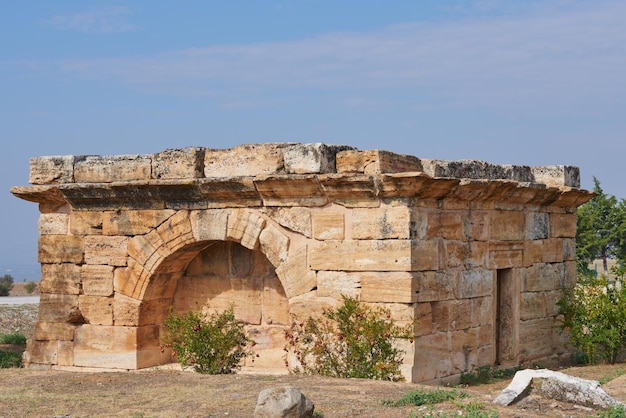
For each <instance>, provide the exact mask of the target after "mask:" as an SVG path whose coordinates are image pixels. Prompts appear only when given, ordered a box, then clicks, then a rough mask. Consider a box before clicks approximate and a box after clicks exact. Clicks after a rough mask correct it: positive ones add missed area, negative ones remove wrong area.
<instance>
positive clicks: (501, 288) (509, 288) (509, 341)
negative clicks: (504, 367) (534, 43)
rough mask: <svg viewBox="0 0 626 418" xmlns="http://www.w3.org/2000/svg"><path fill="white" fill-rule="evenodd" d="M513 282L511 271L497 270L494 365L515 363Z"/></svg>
mask: <svg viewBox="0 0 626 418" xmlns="http://www.w3.org/2000/svg"><path fill="white" fill-rule="evenodd" d="M516 287H517V286H515V281H514V280H513V269H499V270H497V277H496V289H495V292H494V294H495V299H496V300H495V307H496V318H495V319H496V322H495V333H496V335H495V340H496V347H495V349H496V365H501V364H511V363H514V362H515V357H516V356H515V313H516V311H517V309H515V301H516V300H517V298H516V297H515V296H516V294H515V293H516V290H517V289H516Z"/></svg>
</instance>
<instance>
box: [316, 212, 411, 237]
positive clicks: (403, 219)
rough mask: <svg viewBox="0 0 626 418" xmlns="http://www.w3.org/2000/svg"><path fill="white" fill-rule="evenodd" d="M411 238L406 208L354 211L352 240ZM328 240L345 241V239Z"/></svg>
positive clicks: (409, 221)
mask: <svg viewBox="0 0 626 418" xmlns="http://www.w3.org/2000/svg"><path fill="white" fill-rule="evenodd" d="M409 238H411V213H410V211H409V209H408V208H406V207H396V208H376V209H354V210H353V211H352V239H364V240H366V239H409ZM318 239H320V238H318ZM327 239H343V237H338V238H327Z"/></svg>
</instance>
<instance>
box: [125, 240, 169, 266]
mask: <svg viewBox="0 0 626 418" xmlns="http://www.w3.org/2000/svg"><path fill="white" fill-rule="evenodd" d="M170 254H171V250H170V249H169V248H168V247H167V245H165V242H163V239H162V238H161V236H160V235H159V234H158V232H157V231H156V230H155V231H152V232H150V233H148V234H146V235H139V236H136V237H133V238H131V239H130V240H129V241H128V256H129V257H130V258H132V259H133V260H135V261H136V262H137V264H139V265H140V266H142V267H143V269H145V270H147V271H148V272H154V269H155V267H156V265H157V264H158V263H159V262H160V261H161V260H163V259H164V258H165V257H167V256H169V255H170ZM129 265H130V262H129Z"/></svg>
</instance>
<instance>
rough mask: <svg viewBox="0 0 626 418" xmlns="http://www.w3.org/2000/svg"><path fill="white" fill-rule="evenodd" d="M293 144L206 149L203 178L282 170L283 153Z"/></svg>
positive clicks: (260, 173) (269, 172) (263, 173)
mask: <svg viewBox="0 0 626 418" xmlns="http://www.w3.org/2000/svg"><path fill="white" fill-rule="evenodd" d="M291 145H295V143H275V144H271V143H270V144H254V145H240V146H237V147H233V148H230V149H207V150H206V151H205V156H204V175H205V177H238V176H262V175H267V174H274V173H279V172H281V171H283V170H284V165H285V164H284V158H283V152H284V150H285V148H287V147H289V146H291Z"/></svg>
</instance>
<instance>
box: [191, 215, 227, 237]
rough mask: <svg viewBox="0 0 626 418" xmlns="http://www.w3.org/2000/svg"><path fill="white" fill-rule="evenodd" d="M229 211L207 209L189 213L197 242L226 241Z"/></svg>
mask: <svg viewBox="0 0 626 418" xmlns="http://www.w3.org/2000/svg"><path fill="white" fill-rule="evenodd" d="M229 214H230V211H229V210H225V209H207V210H194V211H191V212H190V213H189V221H190V223H191V230H192V231H193V236H194V238H195V240H196V241H225V240H226V232H227V230H228V215H229Z"/></svg>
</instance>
